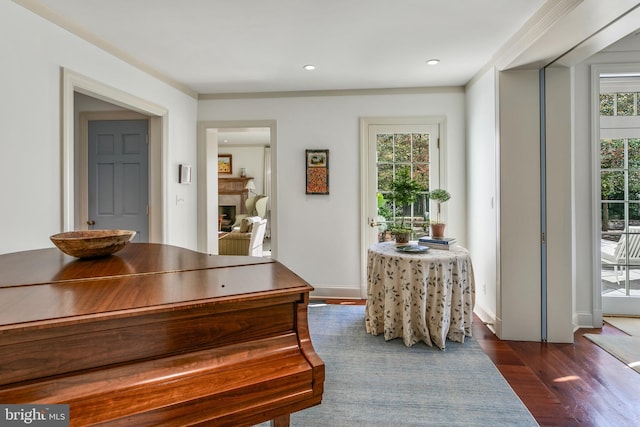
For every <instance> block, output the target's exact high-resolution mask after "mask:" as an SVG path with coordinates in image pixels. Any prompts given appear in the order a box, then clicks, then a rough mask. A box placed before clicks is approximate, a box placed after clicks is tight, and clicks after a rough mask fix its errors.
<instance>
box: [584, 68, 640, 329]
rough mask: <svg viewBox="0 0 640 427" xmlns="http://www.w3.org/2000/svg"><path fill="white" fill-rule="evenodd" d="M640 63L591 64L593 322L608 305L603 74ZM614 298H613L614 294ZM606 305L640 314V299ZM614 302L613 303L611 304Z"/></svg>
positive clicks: (627, 70) (596, 322) (598, 322)
mask: <svg viewBox="0 0 640 427" xmlns="http://www.w3.org/2000/svg"><path fill="white" fill-rule="evenodd" d="M638 72H640V64H638V63H626V64H593V65H592V66H591V162H592V163H591V170H592V174H591V175H592V185H591V188H592V192H591V194H592V209H593V210H592V218H593V220H592V224H591V230H592V237H591V241H592V242H593V245H592V246H593V247H592V248H591V251H592V260H593V262H592V265H593V270H592V277H593V284H592V285H593V288H592V295H593V303H592V310H593V314H592V316H593V325H594V327H595V326H597V325H602V316H603V313H604V310H605V308H606V307H604V305H605V304H603V300H604V297H603V296H602V278H601V271H602V267H601V263H602V262H601V254H600V230H601V229H602V224H601V218H600V215H601V212H600V210H601V206H600V185H601V183H600V173H599V171H600V137H601V135H600V126H601V124H600V75H601V74H604V73H638ZM612 298H613V297H612ZM615 298H616V300H611V301H609V303H608V304H607V306H609V307H610V308H611V309H612V310H615V311H617V312H619V313H622V312H626V314H634V313H635V314H638V313H640V311H639V310H640V298H638V297H627V296H626V297H615ZM611 303H613V304H611Z"/></svg>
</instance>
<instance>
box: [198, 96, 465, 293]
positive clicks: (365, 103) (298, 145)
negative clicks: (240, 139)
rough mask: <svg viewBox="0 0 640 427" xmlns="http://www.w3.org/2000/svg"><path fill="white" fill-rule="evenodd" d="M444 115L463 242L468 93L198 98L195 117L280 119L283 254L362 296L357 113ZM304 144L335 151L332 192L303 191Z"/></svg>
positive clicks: (309, 274) (338, 289) (327, 286)
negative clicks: (465, 133)
mask: <svg viewBox="0 0 640 427" xmlns="http://www.w3.org/2000/svg"><path fill="white" fill-rule="evenodd" d="M376 116H378V117H381V116H385V117H387V116H446V119H447V129H446V144H447V159H448V160H447V165H446V167H447V170H448V171H449V176H448V181H447V186H448V189H449V190H450V191H451V193H452V195H453V197H452V199H451V201H449V202H448V204H449V206H448V208H449V216H450V218H449V224H448V227H449V230H450V232H451V233H452V234H455V235H456V236H459V238H460V241H461V242H462V243H463V244H464V243H465V241H466V236H465V232H466V230H465V227H466V224H465V209H466V200H465V197H466V196H465V194H466V173H465V147H464V139H465V135H464V93H463V91H462V89H461V88H459V89H455V90H451V89H449V90H441V91H438V90H437V89H434V90H433V91H432V92H430V93H422V94H411V95H407V94H386V95H349V96H318V97H288V98H266V99H264V98H257V99H236V100H201V101H200V102H199V107H198V120H199V121H211V120H254V121H257V120H276V121H277V129H278V135H277V150H276V153H277V159H276V162H277V170H276V171H274V173H276V174H277V179H278V186H279V188H278V192H277V197H278V201H277V207H278V214H277V218H278V224H277V233H278V235H277V236H276V238H277V239H278V260H279V261H281V262H282V263H283V264H285V265H286V266H287V267H289V268H291V269H292V270H293V271H295V272H296V273H298V274H299V275H300V276H301V277H302V278H303V279H305V280H307V281H308V282H309V283H311V284H312V285H313V286H315V287H316V289H317V291H318V292H321V293H324V294H330V295H325V296H350V297H355V298H357V297H359V296H360V286H361V285H362V284H363V283H365V282H366V278H363V277H360V274H361V272H360V265H361V264H360V261H361V258H360V257H361V256H363V254H364V252H365V250H366V249H365V248H361V247H360V224H361V221H362V214H361V212H360V191H361V189H360V170H359V163H360V158H359V155H360V147H359V143H360V138H359V119H360V118H361V117H376ZM306 148H318V149H322V148H328V149H329V150H330V160H329V162H330V172H329V174H330V178H329V179H330V194H329V195H327V196H324V195H306V194H305V169H304V166H305V163H304V150H305V149H306Z"/></svg>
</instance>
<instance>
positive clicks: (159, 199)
mask: <svg viewBox="0 0 640 427" xmlns="http://www.w3.org/2000/svg"><path fill="white" fill-rule="evenodd" d="M80 94H81V95H83V96H85V95H86V96H88V97H89V98H91V99H94V100H100V101H104V102H106V103H109V104H112V105H113V106H116V107H117V108H119V109H120V110H125V111H126V113H136V114H138V115H142V116H143V117H145V118H146V119H147V120H148V121H149V171H148V174H149V241H150V242H158V243H161V242H163V241H164V236H165V235H166V234H167V233H166V224H165V221H164V218H165V215H164V209H163V200H164V196H163V195H164V186H165V185H164V181H165V180H164V175H165V171H164V169H163V167H162V159H163V158H166V156H167V153H166V146H167V143H166V132H165V131H164V127H165V124H166V115H167V110H166V109H165V108H164V107H161V106H159V105H156V104H154V103H151V102H148V101H146V100H143V99H140V98H137V97H135V96H133V95H131V94H128V93H126V92H122V91H120V90H117V89H114V88H112V87H110V86H106V85H103V84H101V83H100V82H97V81H95V80H92V79H90V78H88V77H85V76H83V75H80V74H77V73H75V72H73V71H70V70H68V69H63V73H62V175H63V176H62V224H61V228H62V230H64V231H71V230H77V229H86V228H87V224H86V218H87V215H85V214H84V213H83V212H82V210H83V209H85V207H86V206H87V203H85V201H86V200H87V199H86V193H83V192H82V191H83V190H82V188H81V186H82V183H83V182H85V181H86V179H84V178H83V174H85V176H86V167H82V166H81V165H80V164H79V159H80V158H83V157H84V154H86V153H82V152H81V150H83V147H86V145H85V144H82V143H80V138H81V136H82V135H83V134H86V132H84V129H83V130H81V129H80V127H81V126H82V124H81V120H80V117H79V116H80V111H79V109H78V108H77V103H76V97H77V96H78V95H80ZM112 108H113V107H111V109H112ZM105 113H106V112H104V111H102V112H100V114H105ZM121 113H122V111H119V112H116V113H115V114H121ZM85 190H86V189H85ZM83 218H84V220H83Z"/></svg>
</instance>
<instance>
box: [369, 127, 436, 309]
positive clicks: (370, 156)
mask: <svg viewBox="0 0 640 427" xmlns="http://www.w3.org/2000/svg"><path fill="white" fill-rule="evenodd" d="M445 121H446V120H445V117H444V116H408V117H362V118H360V188H361V191H360V213H361V220H360V297H361V298H363V299H366V298H367V248H368V246H369V239H368V235H369V231H370V228H371V225H370V219H371V218H369V210H370V206H371V203H376V202H377V200H376V201H373V200H371V198H370V197H369V191H368V189H369V186H370V183H371V181H372V180H373V179H374V177H372V176H370V173H369V172H370V168H369V163H370V161H371V158H372V156H374V158H375V152H373V153H372V152H371V151H372V150H371V149H370V144H369V128H370V127H371V126H384V125H389V126H397V125H406V126H410V125H427V126H438V128H439V131H438V133H439V138H440V150H439V155H440V157H439V159H438V163H439V169H438V177H439V181H440V182H439V185H440V187H441V188H446V185H447V182H446V181H447V180H446V177H447V171H446V166H445V165H446V146H447V145H446V143H445V137H446V132H445V126H444V125H445Z"/></svg>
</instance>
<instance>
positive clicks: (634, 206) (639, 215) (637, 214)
mask: <svg viewBox="0 0 640 427" xmlns="http://www.w3.org/2000/svg"><path fill="white" fill-rule="evenodd" d="M636 200H638V199H636ZM629 226H630V227H633V229H631V228H630V229H629V231H630V232H631V233H640V228H638V227H639V226H640V203H638V202H633V203H629Z"/></svg>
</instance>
